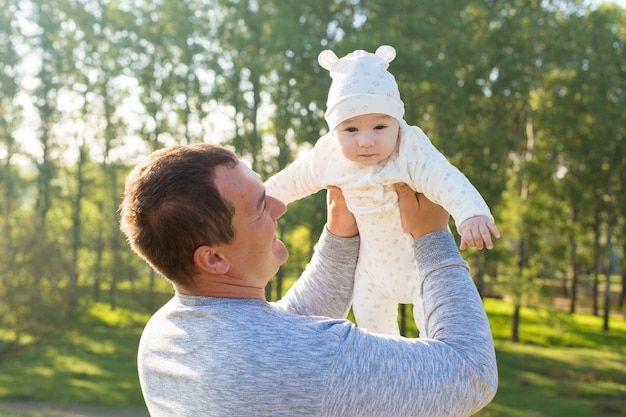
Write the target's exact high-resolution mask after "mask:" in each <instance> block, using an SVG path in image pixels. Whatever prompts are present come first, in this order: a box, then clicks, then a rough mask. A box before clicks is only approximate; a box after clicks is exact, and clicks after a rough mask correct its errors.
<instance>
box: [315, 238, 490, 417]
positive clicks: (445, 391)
mask: <svg viewBox="0 0 626 417" xmlns="http://www.w3.org/2000/svg"><path fill="white" fill-rule="evenodd" d="M414 249H415V255H416V258H417V261H418V262H417V263H418V265H419V272H420V273H419V275H420V282H421V284H422V286H423V299H424V312H425V321H426V333H427V337H424V338H419V339H408V338H403V337H394V336H386V335H376V334H373V333H368V332H367V331H364V330H361V329H359V328H355V327H350V328H349V330H347V331H346V332H345V333H344V336H343V340H341V343H340V344H339V346H340V348H339V352H338V354H337V357H336V358H335V364H334V369H335V370H336V372H331V373H330V374H329V384H328V389H327V392H326V404H325V406H324V407H323V408H324V413H323V414H322V415H324V416H337V415H341V416H383V415H386V416H397V417H403V416H421V417H429V416H431V417H462V416H470V415H472V414H474V413H476V412H477V411H478V410H480V409H481V408H483V407H484V406H485V405H487V404H488V403H489V402H490V401H491V400H492V399H493V397H494V395H495V392H496V387H497V381H498V376H497V366H496V358H495V352H494V347H493V340H492V336H491V331H490V328H489V323H488V320H487V316H486V313H485V311H484V308H483V305H482V301H481V299H480V296H479V295H478V292H477V290H476V287H475V285H474V283H473V281H472V279H471V277H470V274H469V269H468V266H467V263H466V262H465V261H464V260H463V259H462V258H461V256H460V254H459V252H458V250H457V248H456V244H455V242H454V239H453V238H452V235H451V234H450V233H447V232H436V233H432V234H429V235H426V236H424V237H423V238H421V239H419V240H418V241H416V242H415V245H414Z"/></svg>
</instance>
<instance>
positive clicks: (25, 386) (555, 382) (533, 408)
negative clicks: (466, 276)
mask: <svg viewBox="0 0 626 417" xmlns="http://www.w3.org/2000/svg"><path fill="white" fill-rule="evenodd" d="M485 306H486V309H487V312H488V315H489V318H490V321H491V324H492V329H493V333H494V338H495V340H496V351H497V356H498V363H499V372H500V385H499V389H498V394H497V395H496V398H495V400H494V401H493V403H492V404H490V405H489V406H488V407H487V408H485V409H484V410H482V411H481V412H480V413H479V414H477V416H480V417H617V416H625V417H626V320H624V318H623V317H622V316H611V331H610V332H608V333H605V332H602V330H601V328H602V319H601V318H600V317H594V316H592V315H589V314H576V315H574V316H570V315H568V314H565V313H563V312H559V311H555V310H546V309H543V310H535V309H522V322H521V326H520V338H521V342H520V343H511V342H509V341H508V337H509V329H510V324H511V320H510V316H511V311H512V307H511V306H510V305H509V304H507V303H506V302H504V301H502V300H496V299H487V300H485ZM146 319H147V316H146V315H141V314H135V313H132V312H130V311H127V310H124V309H118V310H116V311H114V312H112V311H110V310H109V309H108V308H107V307H106V306H104V305H100V306H98V308H97V309H93V310H92V312H91V314H90V315H88V317H87V319H86V320H85V323H84V325H83V326H82V328H81V329H80V330H76V331H74V332H73V333H72V335H71V337H70V338H68V340H67V341H66V343H64V344H63V345H61V346H57V347H49V346H48V347H46V346H37V347H33V348H31V349H29V350H26V351H24V352H22V353H21V354H20V355H18V356H15V357H11V358H9V359H8V360H7V361H6V362H5V363H4V364H3V365H2V367H0V402H22V401H36V402H56V403H66V404H89V405H102V406H107V407H120V408H126V409H142V408H143V400H142V398H141V393H140V390H139V382H138V380H137V373H136V367H135V366H136V364H135V354H136V349H137V342H138V340H139V335H140V332H141V329H142V326H143V323H144V322H145V320H146ZM0 416H10V417H18V416H19V417H35V416H36V417H48V416H46V415H43V414H30V415H25V414H2V413H0Z"/></svg>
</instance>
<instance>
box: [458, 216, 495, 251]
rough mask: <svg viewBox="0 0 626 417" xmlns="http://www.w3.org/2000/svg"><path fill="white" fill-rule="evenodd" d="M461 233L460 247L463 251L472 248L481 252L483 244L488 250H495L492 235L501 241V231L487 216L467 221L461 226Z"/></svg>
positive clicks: (475, 217) (471, 218)
mask: <svg viewBox="0 0 626 417" xmlns="http://www.w3.org/2000/svg"><path fill="white" fill-rule="evenodd" d="M459 233H460V234H461V246H459V248H460V249H461V250H463V249H466V248H468V247H470V246H471V247H472V248H476V249H478V250H481V249H482V248H483V242H484V243H485V246H486V247H487V249H493V242H492V240H491V235H492V234H493V236H494V237H495V238H496V239H500V231H499V230H498V228H497V227H496V225H495V223H494V222H492V221H491V219H490V218H489V217H487V216H474V217H470V218H469V219H467V220H465V221H464V222H463V223H461V225H460V226H459Z"/></svg>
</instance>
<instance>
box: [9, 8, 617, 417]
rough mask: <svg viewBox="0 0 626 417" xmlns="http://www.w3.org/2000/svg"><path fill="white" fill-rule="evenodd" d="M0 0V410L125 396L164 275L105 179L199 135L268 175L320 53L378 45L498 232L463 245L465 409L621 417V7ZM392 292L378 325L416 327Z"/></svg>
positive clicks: (321, 202)
mask: <svg viewBox="0 0 626 417" xmlns="http://www.w3.org/2000/svg"><path fill="white" fill-rule="evenodd" d="M0 4H1V6H0V193H1V195H2V197H0V233H2V237H1V238H0V246H1V249H0V415H7V416H26V415H28V416H48V415H67V416H69V415H83V414H80V412H78V411H76V412H72V411H67V413H66V414H50V413H46V412H45V411H41V410H40V411H32V410H31V412H30V413H26V412H25V411H24V412H23V413H20V412H19V411H14V412H8V411H7V412H6V414H2V411H1V410H2V406H3V405H4V406H5V408H6V407H8V406H9V405H11V404H16V403H20V404H40V403H46V404H49V403H56V404H61V405H70V404H71V405H76V404H78V405H82V406H84V407H92V406H93V407H96V406H99V407H106V409H108V410H109V411H105V412H104V413H105V414H101V415H112V416H115V415H120V416H121V415H125V414H123V413H124V412H126V411H127V410H129V409H130V410H136V411H137V412H138V413H139V414H138V415H142V414H141V413H142V409H143V403H142V399H141V393H140V391H139V387H138V381H137V377H136V368H135V366H136V365H135V353H136V347H137V342H138V338H139V335H140V332H141V329H142V327H143V325H144V324H145V322H146V320H147V319H148V317H149V316H150V314H151V313H152V312H154V311H155V310H156V309H157V308H158V307H159V306H160V305H161V304H163V303H164V302H165V301H166V300H167V299H168V298H169V297H170V296H171V294H172V290H171V287H170V286H169V285H168V283H167V282H166V281H165V280H164V279H163V278H161V277H159V276H158V275H156V274H155V273H153V272H152V271H150V270H149V269H148V267H147V266H146V265H145V264H144V263H143V262H142V261H141V260H139V259H138V258H137V257H136V256H135V255H134V254H132V253H131V252H130V250H129V249H128V246H127V245H126V243H125V241H124V238H123V236H122V234H121V233H120V231H119V228H118V221H119V218H118V216H119V214H118V211H117V208H118V205H119V203H120V201H121V194H122V190H123V184H124V179H125V176H126V174H127V173H128V171H129V170H130V168H131V167H132V166H133V164H134V163H136V162H137V161H138V160H140V159H141V158H142V157H144V156H146V155H147V154H148V153H149V152H151V151H153V150H155V149H159V148H162V147H164V146H168V145H171V144H176V143H194V142H209V143H221V144H224V145H226V146H230V147H232V148H233V149H234V150H235V151H236V152H237V153H238V154H239V155H240V156H241V157H242V158H243V159H244V160H245V161H246V162H247V163H248V164H249V165H250V166H251V167H252V168H253V169H255V170H256V171H257V172H259V173H261V174H262V176H263V177H264V178H267V177H268V176H270V175H271V174H272V173H274V172H277V171H278V170H280V169H281V168H283V167H285V166H286V165H288V164H289V163H290V162H291V161H292V160H293V159H294V158H296V157H297V155H298V153H299V152H303V151H306V149H308V148H310V146H311V144H312V143H314V142H315V140H316V139H317V138H318V137H319V136H320V135H321V134H323V133H325V132H326V125H325V121H324V119H323V112H324V109H325V100H326V94H327V91H328V87H329V85H330V78H329V76H328V72H327V71H325V70H323V69H321V68H320V67H319V65H318V64H317V55H318V54H319V52H320V51H322V50H323V49H332V50H333V51H335V52H336V53H337V55H338V56H343V55H345V54H347V53H349V52H351V51H353V50H354V49H365V50H367V51H370V52H373V51H375V50H376V48H377V47H378V46H380V45H383V44H389V45H392V46H394V47H395V48H396V50H397V57H396V59H395V60H394V61H393V62H392V63H391V65H390V70H391V72H392V73H393V74H394V75H395V76H396V78H397V81H398V84H399V87H400V92H401V95H402V98H403V100H404V102H405V105H406V114H405V120H406V121H407V122H408V123H409V124H416V125H419V126H420V127H421V128H422V129H423V130H424V131H425V132H426V134H427V135H428V136H429V137H430V138H431V140H432V142H433V143H434V144H435V146H437V147H438V148H439V149H440V150H441V151H442V152H443V153H444V154H445V155H446V156H447V157H448V158H449V160H450V161H451V162H452V163H454V164H455V165H457V166H458V167H459V168H460V169H461V170H462V171H463V172H464V173H465V174H466V175H467V176H468V177H469V179H470V180H471V181H472V182H473V183H474V184H475V185H476V186H477V188H478V189H479V190H480V191H481V192H482V194H483V196H484V197H485V199H486V200H487V202H488V204H489V205H490V207H491V208H492V210H493V212H494V215H495V217H496V219H497V223H498V226H499V228H500V230H501V232H502V234H503V238H502V239H501V240H500V241H497V243H496V247H495V248H494V250H492V251H474V250H467V251H464V252H463V255H464V257H465V258H466V259H467V260H468V262H469V263H470V264H471V266H472V274H473V278H474V280H475V283H476V285H477V287H478V289H479V291H480V292H481V295H482V296H483V297H484V301H485V306H486V308H487V312H488V314H489V317H490V320H491V324H492V328H493V331H494V338H495V339H496V348H497V352H498V361H499V367H500V376H501V383H500V387H499V392H498V395H497V396H496V398H495V400H494V402H493V403H492V404H491V405H489V406H488V407H487V408H486V409H485V410H483V411H481V412H480V413H479V414H478V415H479V416H483V417H487V416H491V417H496V416H513V417H517V416H519V417H548V416H556V417H558V416H606V417H610V416H626V320H625V316H626V306H625V297H626V293H625V288H626V257H625V256H624V255H625V253H626V192H625V191H626V190H625V187H626V140H625V125H624V124H625V123H624V120H625V116H626V111H625V110H626V106H625V98H624V90H625V89H626V56H625V54H624V52H625V51H624V47H625V40H626V15H625V9H624V7H623V6H621V5H619V4H616V3H612V2H605V3H597V2H594V3H593V4H589V3H588V2H584V1H574V0H563V1H558V0H543V1H539V0H501V1H499V0H475V1H465V0H438V1H416V0H395V1H391V0H386V1H385V0H377V1H362V0H318V1H315V2H308V3H306V4H305V2H300V1H294V0H266V1H265V0H258V1H255V0H241V1H237V0H230V1H227V0H160V1H123V0H122V1H121V0H0ZM324 219H325V199H324V194H323V193H318V194H317V195H315V196H313V197H310V198H308V199H306V200H303V201H301V202H297V203H294V204H292V205H291V206H290V207H289V211H288V213H287V214H286V215H285V216H284V217H283V219H281V221H280V231H279V233H280V237H281V238H282V239H283V240H284V241H285V243H286V244H287V245H288V247H289V249H290V254H291V255H290V259H289V261H288V263H287V264H286V265H285V266H284V267H283V268H282V269H281V270H280V271H279V274H278V275H277V276H276V277H275V279H274V280H273V281H272V282H271V283H270V285H269V286H268V288H267V297H268V299H271V300H273V299H276V298H277V297H279V295H280V294H282V293H284V291H286V289H287V288H288V287H289V285H290V283H291V282H293V279H294V278H295V277H296V276H298V274H299V272H300V271H301V270H302V269H303V267H304V265H305V263H306V261H307V260H308V259H310V255H311V251H312V245H313V244H314V242H315V241H316V240H317V237H318V236H319V233H320V232H321V229H322V226H323V223H324ZM451 226H452V227H453V230H454V225H453V224H451ZM410 310H411V309H410V308H406V307H402V308H401V309H400V313H401V318H400V320H401V324H402V328H403V332H404V334H406V335H407V336H415V335H416V334H417V332H416V330H415V328H414V326H413V325H412V321H411V316H410ZM72 413H74V414H72ZM85 415H87V414H85ZM143 415H145V412H144V414H143Z"/></svg>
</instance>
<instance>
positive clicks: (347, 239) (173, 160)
mask: <svg viewBox="0 0 626 417" xmlns="http://www.w3.org/2000/svg"><path fill="white" fill-rule="evenodd" d="M397 190H398V196H399V206H400V212H401V218H402V223H403V227H404V229H405V230H406V231H407V232H408V233H410V234H411V235H412V236H413V238H414V239H415V244H414V250H415V256H416V259H417V261H418V265H420V267H419V275H420V285H422V288H423V289H422V291H423V298H424V306H423V308H424V312H425V317H426V326H425V328H424V329H423V330H422V333H423V335H424V336H425V337H423V338H420V339H408V338H402V337H390V336H384V335H378V334H374V333H368V332H367V331H364V330H362V329H359V328H356V327H355V326H354V325H353V324H352V323H350V322H349V321H346V320H343V319H344V318H345V317H346V315H347V312H348V310H349V307H350V302H351V296H352V290H353V280H354V269H355V266H356V260H357V254H358V250H359V238H358V235H357V233H358V229H357V226H356V222H355V220H354V217H353V216H352V215H351V213H350V212H349V211H348V210H347V208H346V206H345V202H344V201H343V197H342V195H341V192H340V190H337V189H333V188H331V189H330V190H329V197H328V202H329V204H328V219H327V224H326V228H325V230H324V232H323V233H322V236H321V237H320V240H319V242H318V244H317V245H316V248H315V249H316V250H315V254H314V255H313V258H312V259H311V262H310V264H309V265H308V266H307V268H306V270H305V271H304V272H303V274H302V276H301V277H300V278H299V279H298V280H297V282H296V283H295V284H294V285H293V287H292V288H291V289H290V290H289V292H288V293H287V294H286V295H285V297H283V299H281V300H280V301H278V302H276V303H268V302H267V301H266V300H265V298H264V294H265V292H264V287H265V285H266V284H267V283H268V281H269V280H270V279H271V278H272V277H273V275H274V274H275V273H276V271H277V270H278V268H279V267H280V265H281V264H282V263H284V262H285V260H286V259H287V250H286V249H285V246H284V245H283V243H282V242H281V241H280V240H278V239H276V233H275V232H276V228H277V223H276V221H277V220H278V218H280V217H281V216H282V215H283V214H284V213H285V210H286V209H285V206H284V204H283V203H281V202H280V201H279V200H277V199H275V198H273V197H271V196H268V195H266V194H265V189H264V186H263V182H262V181H261V179H260V178H259V177H258V175H256V174H255V173H254V172H253V171H252V170H250V169H249V168H248V167H247V166H246V165H245V164H243V163H242V162H241V161H239V160H238V159H237V157H236V156H235V155H234V154H233V153H231V152H230V151H228V150H226V149H224V148H222V147H219V146H214V145H208V144H196V145H186V146H174V147H170V148H166V149H162V150H159V151H157V152H155V153H153V154H152V155H150V156H149V157H148V158H147V159H146V160H145V161H144V162H142V163H140V164H139V165H138V166H137V167H136V168H135V169H134V170H133V171H132V172H131V174H130V175H129V177H128V179H127V183H126V190H125V195H124V201H123V203H122V206H121V215H122V221H121V228H122V230H123V231H124V233H125V234H126V236H127V237H128V241H129V243H130V245H131V247H132V248H133V249H134V250H135V251H136V252H137V253H138V254H139V255H140V256H141V257H143V258H144V259H145V260H146V261H147V262H148V263H150V265H152V267H153V268H154V269H155V270H156V271H158V272H160V273H161V274H162V275H164V276H165V277H166V278H167V279H169V280H170V282H171V283H172V285H173V287H174V290H175V295H174V297H173V298H172V299H171V300H170V301H169V302H168V303H167V304H166V305H165V306H163V307H162V308H161V309H160V310H159V311H158V312H157V313H155V315H154V316H153V317H152V318H151V319H150V321H149V323H148V324H147V325H146V328H145V330H144V332H143V335H142V338H141V342H140V345H139V354H138V368H139V377H140V382H141V388H142V391H143V395H144V398H145V401H146V404H147V406H148V410H149V411H150V413H151V415H152V416H153V417H155V416H194V417H195V416H344V417H345V416H368V417H370V416H371V417H374V416H422V417H423V416H437V417H441V416H469V415H471V414H472V413H474V412H476V411H478V410H479V409H480V408H482V407H484V406H485V405H486V404H488V403H489V401H491V399H492V398H493V396H494V395H495V390H496V386H497V370H496V362H495V354H494V349H493V343H492V339H491V332H490V329H489V325H488V321H487V317H486V314H485V311H484V309H483V306H482V303H481V300H480V297H479V296H478V293H477V291H476V288H475V287H474V284H473V282H472V280H471V278H470V275H469V271H468V268H467V264H466V263H465V262H464V261H463V259H462V258H461V256H460V254H459V252H458V250H457V248H456V243H455V242H454V239H453V237H452V235H451V234H450V233H449V232H447V221H448V218H449V217H448V215H447V213H445V212H444V211H443V209H441V208H440V207H439V206H436V205H434V204H432V203H430V202H429V201H428V200H426V199H424V198H423V196H421V195H416V194H414V193H413V192H412V191H411V190H410V189H409V188H408V187H407V186H401V185H399V186H398V187H397ZM391 256H393V254H391Z"/></svg>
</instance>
